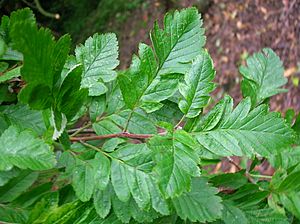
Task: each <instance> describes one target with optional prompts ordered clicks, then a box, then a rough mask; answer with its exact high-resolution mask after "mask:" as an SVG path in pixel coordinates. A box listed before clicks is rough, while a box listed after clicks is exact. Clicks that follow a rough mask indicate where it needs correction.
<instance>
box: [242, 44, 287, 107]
mask: <svg viewBox="0 0 300 224" xmlns="http://www.w3.org/2000/svg"><path fill="white" fill-rule="evenodd" d="M283 72H284V68H283V66H282V62H281V61H280V58H279V57H278V56H277V55H276V53H275V52H274V51H272V49H270V48H264V49H263V50H262V52H258V53H255V54H253V55H252V56H251V57H249V58H248V59H247V67H246V66H241V67H240V73H241V74H242V76H243V78H244V79H243V81H242V92H243V96H245V97H246V96H250V97H251V101H252V103H253V106H255V105H256V104H260V103H262V102H263V101H264V100H265V99H267V98H269V97H270V96H273V95H276V94H278V93H282V92H286V90H285V89H280V87H281V86H283V85H284V84H286V83H287V79H286V78H285V77H284V76H283Z"/></svg>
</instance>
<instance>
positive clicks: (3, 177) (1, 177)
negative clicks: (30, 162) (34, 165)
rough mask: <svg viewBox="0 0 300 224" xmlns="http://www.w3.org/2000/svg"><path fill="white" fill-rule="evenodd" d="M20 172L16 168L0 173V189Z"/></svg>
mask: <svg viewBox="0 0 300 224" xmlns="http://www.w3.org/2000/svg"><path fill="white" fill-rule="evenodd" d="M19 173H20V170H19V169H17V168H12V169H11V170H8V171H0V187H2V186H4V185H5V184H6V183H7V182H8V181H9V180H11V179H12V178H14V177H16V176H18V175H19Z"/></svg>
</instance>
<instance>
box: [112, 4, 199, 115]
mask: <svg viewBox="0 0 300 224" xmlns="http://www.w3.org/2000/svg"><path fill="white" fill-rule="evenodd" d="M201 25H202V20H201V19H200V15H199V14H198V12H197V10H196V9H195V8H189V9H185V10H181V11H175V12H174V13H173V14H171V13H170V14H167V15H166V16H165V20H164V30H162V29H160V28H159V26H158V24H157V23H156V24H155V26H154V29H153V31H152V32H151V40H152V44H153V48H154V52H153V50H152V49H151V48H150V47H149V46H147V45H145V44H140V46H139V57H137V56H135V57H133V61H132V65H131V67H130V69H129V70H127V71H126V72H124V73H121V74H120V75H119V76H118V83H119V85H120V88H121V91H122V95H123V97H124V100H125V103H126V105H127V106H128V107H129V108H130V109H134V108H135V107H138V106H141V107H142V108H143V109H145V110H146V111H147V112H153V111H155V110H158V109H159V108H161V107H162V104H160V103H159V102H161V101H163V100H165V99H167V98H169V97H170V96H172V95H173V94H174V93H175V92H176V90H177V85H178V80H179V76H178V74H185V72H187V71H188V69H189V68H190V67H191V64H190V63H189V62H191V61H192V60H193V59H194V58H195V57H196V56H197V55H199V54H200V53H201V51H202V47H203V45H204V43H205V37H204V29H203V28H201ZM156 58H157V59H156Z"/></svg>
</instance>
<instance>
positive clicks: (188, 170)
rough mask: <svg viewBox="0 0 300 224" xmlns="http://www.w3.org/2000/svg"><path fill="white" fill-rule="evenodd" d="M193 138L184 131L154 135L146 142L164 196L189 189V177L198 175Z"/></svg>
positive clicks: (197, 159) (178, 193) (170, 195)
mask: <svg viewBox="0 0 300 224" xmlns="http://www.w3.org/2000/svg"><path fill="white" fill-rule="evenodd" d="M194 144H195V143H194V141H193V139H192V138H191V137H190V136H189V135H188V134H187V133H186V132H184V131H176V132H175V133H174V135H173V136H155V137H153V138H151V139H150V140H149V142H148V145H149V148H150V149H151V150H152V152H153V160H154V162H155V163H156V166H155V168H154V171H155V173H156V174H157V176H158V184H159V186H160V189H161V190H162V192H163V193H164V194H165V196H166V197H174V196H178V195H180V194H182V193H183V192H184V191H189V190H190V188H191V179H192V177H195V176H197V175H199V173H200V172H199V168H198V167H197V165H198V162H199V158H198V155H197V153H196V151H195V150H194V148H195V145H194Z"/></svg>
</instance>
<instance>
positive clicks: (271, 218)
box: [245, 208, 290, 224]
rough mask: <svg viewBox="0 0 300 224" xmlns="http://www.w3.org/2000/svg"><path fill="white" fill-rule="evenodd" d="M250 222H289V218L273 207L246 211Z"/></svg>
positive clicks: (256, 223) (252, 223) (271, 223)
mask: <svg viewBox="0 0 300 224" xmlns="http://www.w3.org/2000/svg"><path fill="white" fill-rule="evenodd" d="M245 214H246V217H247V219H248V223H249V224H258V223H259V224H288V223H290V222H289V221H288V219H287V218H286V217H285V216H284V215H283V214H280V213H276V212H275V211H274V210H273V209H271V208H265V209H259V210H257V209H255V210H247V211H245Z"/></svg>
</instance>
